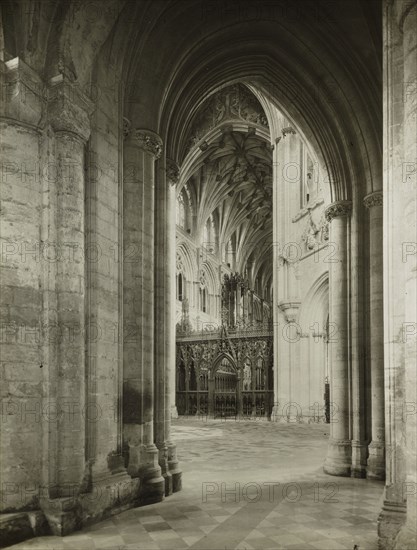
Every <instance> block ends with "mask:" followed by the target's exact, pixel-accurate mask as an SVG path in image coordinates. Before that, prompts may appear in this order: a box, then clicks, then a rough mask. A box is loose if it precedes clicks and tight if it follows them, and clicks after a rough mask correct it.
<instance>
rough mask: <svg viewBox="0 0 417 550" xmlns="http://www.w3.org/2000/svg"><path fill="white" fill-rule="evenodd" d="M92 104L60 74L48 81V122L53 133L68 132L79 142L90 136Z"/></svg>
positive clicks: (77, 87)
mask: <svg viewBox="0 0 417 550" xmlns="http://www.w3.org/2000/svg"><path fill="white" fill-rule="evenodd" d="M93 109H94V103H93V102H92V101H91V100H90V99H89V98H88V97H87V96H86V95H85V94H84V93H83V92H82V91H81V89H80V88H79V86H78V85H77V84H74V83H73V82H70V81H69V80H68V79H67V78H65V77H64V76H63V75H62V74H60V75H57V76H55V77H53V78H51V80H50V87H49V89H48V122H49V123H50V124H51V126H52V128H53V129H54V131H55V132H69V133H71V134H75V135H76V136H78V137H79V138H81V140H83V141H87V139H88V138H89V136H90V115H91V114H92V112H93Z"/></svg>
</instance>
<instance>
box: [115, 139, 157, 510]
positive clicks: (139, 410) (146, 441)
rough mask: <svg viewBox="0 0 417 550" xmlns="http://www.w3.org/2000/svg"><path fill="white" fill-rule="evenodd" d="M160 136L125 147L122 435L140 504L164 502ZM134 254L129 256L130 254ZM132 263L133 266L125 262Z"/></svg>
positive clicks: (129, 143) (140, 140)
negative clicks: (159, 411) (157, 285)
mask: <svg viewBox="0 0 417 550" xmlns="http://www.w3.org/2000/svg"><path fill="white" fill-rule="evenodd" d="M161 152H162V142H161V139H160V138H159V136H157V135H156V134H155V133H153V132H151V131H149V130H139V129H136V130H132V131H129V132H128V133H127V136H126V140H125V142H124V158H123V162H124V182H123V186H124V190H123V204H124V216H123V249H124V270H123V293H124V304H123V330H124V334H123V341H124V353H123V433H124V441H125V445H126V446H128V449H129V460H128V473H129V474H130V475H131V476H132V477H139V478H140V480H141V486H140V495H139V499H140V501H141V502H142V503H150V502H156V501H159V500H162V499H163V497H164V494H165V480H164V478H163V477H162V476H161V468H160V466H159V464H158V449H157V447H156V446H155V443H154V214H155V208H154V197H155V160H156V159H157V158H159V157H160V155H161ZM133 250H136V251H137V254H135V255H133V257H132V251H133ZM128 258H132V261H127V259H128Z"/></svg>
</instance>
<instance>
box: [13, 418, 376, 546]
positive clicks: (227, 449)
mask: <svg viewBox="0 0 417 550" xmlns="http://www.w3.org/2000/svg"><path fill="white" fill-rule="evenodd" d="M328 432H329V429H328V425H326V424H315V425H312V424H310V425H302V424H296V425H291V424H278V423H272V422H267V421H245V422H235V421H232V420H226V421H220V420H206V419H204V418H201V419H198V418H192V419H184V418H182V419H179V420H176V421H174V422H173V439H175V441H176V443H177V447H178V453H179V459H180V464H181V466H182V469H183V490H182V491H181V492H179V493H176V494H174V495H172V496H171V497H170V498H169V499H167V500H165V501H164V502H162V503H159V504H155V505H151V506H146V507H142V508H136V509H132V510H128V511H126V512H124V513H122V514H120V515H118V516H114V517H112V518H111V519H107V520H105V521H103V522H102V523H99V524H96V525H93V526H91V527H89V528H85V529H83V530H82V531H79V532H78V533H74V534H73V535H70V536H67V537H63V538H59V537H40V538H37V539H32V540H30V541H27V542H25V543H21V544H17V545H15V546H13V547H12V548H28V549H29V548H31V549H35V548H36V549H42V550H43V549H52V548H53V549H56V550H58V549H73V550H83V549H85V550H87V549H88V550H90V549H102V548H103V549H104V548H106V549H112V550H127V549H132V550H159V549H161V550H165V549H166V550H168V549H169V550H170V549H173V550H175V549H188V548H191V549H199V550H206V549H207V550H208V549H213V550H217V549H218V550H229V549H241V550H244V549H245V550H255V549H262V550H263V549H265V550H266V549H294V550H295V549H297V550H298V549H299V550H304V549H306V550H307V549H316V550H326V549H328V550H338V549H341V550H343V549H348V550H352V549H353V548H354V545H355V544H356V545H357V546H358V548H359V550H376V549H377V530H376V529H377V527H376V520H377V516H378V513H379V510H380V506H381V498H382V490H383V483H382V482H375V481H368V480H363V479H353V478H338V477H332V476H328V475H325V474H323V473H322V463H323V459H324V456H325V452H326V446H327V438H328Z"/></svg>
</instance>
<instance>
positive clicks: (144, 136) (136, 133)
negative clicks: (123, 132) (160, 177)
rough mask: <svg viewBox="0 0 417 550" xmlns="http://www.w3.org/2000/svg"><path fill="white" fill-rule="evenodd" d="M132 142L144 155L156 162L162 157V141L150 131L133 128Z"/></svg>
mask: <svg viewBox="0 0 417 550" xmlns="http://www.w3.org/2000/svg"><path fill="white" fill-rule="evenodd" d="M130 135H131V138H132V139H133V141H134V142H135V143H136V144H137V145H138V147H140V148H141V149H142V150H143V151H145V152H146V153H149V154H150V155H152V156H153V157H154V159H155V160H158V159H159V158H160V156H161V155H162V147H163V142H162V139H161V138H160V137H159V136H158V134H156V133H155V132H153V131H152V130H146V129H140V128H135V129H133V130H132V131H131V134H130Z"/></svg>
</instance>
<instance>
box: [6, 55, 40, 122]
mask: <svg viewBox="0 0 417 550" xmlns="http://www.w3.org/2000/svg"><path fill="white" fill-rule="evenodd" d="M0 85H1V101H0V117H4V118H7V119H9V120H10V119H11V120H15V121H16V123H23V124H28V125H30V126H35V127H38V126H39V125H40V124H41V121H42V117H43V114H44V108H45V105H46V102H47V95H46V88H45V84H44V82H43V80H42V79H41V78H40V76H39V75H38V73H37V72H36V71H34V70H33V69H31V67H29V65H26V63H25V62H24V61H22V60H21V59H20V58H19V57H15V58H13V59H10V60H9V61H6V62H2V61H0Z"/></svg>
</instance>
